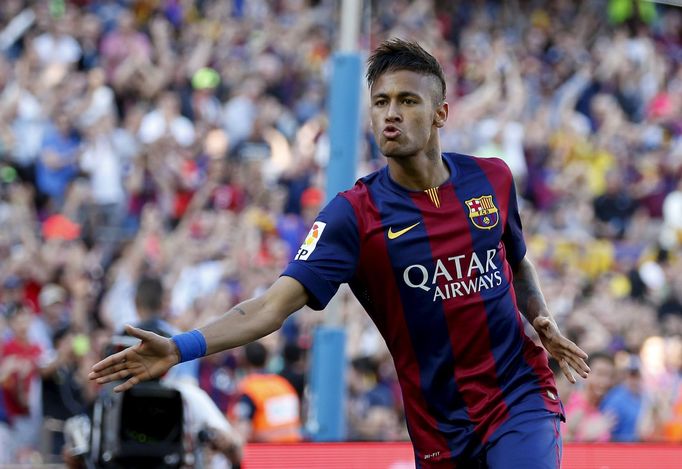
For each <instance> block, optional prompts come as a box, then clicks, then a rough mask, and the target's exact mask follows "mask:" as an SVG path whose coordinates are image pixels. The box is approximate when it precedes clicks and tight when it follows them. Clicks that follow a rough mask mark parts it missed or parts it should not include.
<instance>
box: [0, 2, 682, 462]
mask: <svg viewBox="0 0 682 469" xmlns="http://www.w3.org/2000/svg"><path fill="white" fill-rule="evenodd" d="M337 3H338V2H336V1H331V0H318V1H314V0H277V1H275V0H272V1H265V0H248V1H246V0H233V1H227V0H222V1H221V0H195V1H193V0H117V1H114V0H108V1H98V0H71V1H68V0H49V1H29V0H5V1H3V2H0V49H1V51H2V54H0V223H1V224H2V227H3V228H2V230H0V259H1V261H0V309H1V310H2V314H1V315H0V341H1V342H2V347H1V348H0V384H1V385H2V386H1V387H0V392H1V393H2V399H0V464H3V463H9V462H16V461H19V462H24V463H34V462H36V461H40V460H42V461H50V460H55V459H56V460H58V459H59V457H60V456H59V455H60V453H61V450H62V446H63V444H64V441H63V437H60V432H61V429H62V426H63V422H64V420H65V419H67V418H69V417H71V416H74V415H78V414H80V413H83V412H87V409H88V407H89V406H90V404H91V403H92V401H93V399H94V398H95V396H96V395H97V392H98V390H97V389H96V387H95V386H93V384H92V383H90V382H88V380H87V372H88V371H89V369H90V366H91V365H92V364H93V363H95V362H96V361H98V360H99V359H101V358H102V356H103V353H104V350H105V349H106V348H107V345H108V344H110V342H111V340H112V337H113V336H118V335H121V334H123V327H124V325H125V324H139V323H141V322H143V323H144V322H145V321H147V322H149V321H148V320H149V317H148V316H146V317H142V315H141V314H140V311H139V310H138V306H139V302H136V294H138V293H139V292H138V290H139V289H138V285H140V284H141V283H144V282H147V283H148V282H149V279H156V280H155V281H159V282H160V284H161V285H162V288H161V289H160V291H159V292H158V296H159V297H160V298H158V300H159V306H158V310H157V311H154V312H153V313H154V320H153V321H152V322H153V323H154V324H153V325H154V327H156V329H155V330H159V324H162V327H161V329H163V330H166V331H169V333H172V332H173V331H179V330H189V329H191V328H194V327H197V326H199V325H201V324H204V323H206V322H207V321H209V320H210V319H211V318H212V317H214V316H216V315H218V314H221V313H223V312H224V311H227V310H228V309H230V307H232V306H233V305H235V304H236V303H238V302H240V301H242V300H244V299H247V298H249V297H251V296H253V295H255V294H257V293H259V292H261V291H262V290H263V289H264V288H266V287H267V286H268V285H269V284H270V283H271V282H273V281H274V280H275V279H276V278H277V276H278V275H279V274H280V272H281V271H282V270H283V268H284V267H285V266H286V264H287V262H288V261H289V260H290V259H291V258H292V257H293V255H295V253H296V251H297V249H298V246H299V245H300V243H301V241H302V240H303V238H304V236H305V234H306V233H307V231H308V229H309V227H310V225H311V223H312V221H313V220H314V218H315V216H316V214H317V212H318V211H319V209H320V208H321V207H322V206H323V204H324V201H325V192H324V181H325V168H326V162H327V160H328V157H329V142H328V137H327V125H328V119H327V116H326V113H325V98H326V92H327V89H326V87H327V85H328V82H329V75H330V73H331V70H330V57H331V55H332V53H333V51H334V49H335V47H336V44H337V42H338V31H337V27H336V25H337V24H338V11H337V7H338V5H337ZM365 13H366V14H365V15H364V16H365V18H371V19H365V20H364V21H363V24H362V27H361V33H362V34H361V36H362V39H361V42H362V45H363V47H365V48H366V49H371V48H372V47H374V46H375V45H377V44H378V43H379V42H380V41H382V40H383V39H385V38H388V37H393V36H399V37H403V38H408V39H415V40H419V41H420V43H421V44H422V45H423V46H424V47H425V48H426V49H427V50H429V51H431V52H432V53H433V54H434V55H435V56H436V57H437V58H438V60H439V61H440V62H441V64H443V67H444V70H445V74H446V77H447V84H448V101H449V103H450V118H449V120H448V123H447V125H446V127H445V128H444V129H442V131H441V138H442V142H443V149H444V150H445V151H456V152H460V153H468V154H475V155H480V156H501V157H502V158H504V159H505V160H506V162H507V163H508V164H509V166H510V167H511V169H512V172H513V174H514V176H515V179H516V185H517V189H518V191H519V195H520V204H521V211H522V218H523V221H524V226H525V232H526V237H527V241H528V244H529V253H530V255H531V256H532V258H533V260H534V261H535V263H536V265H537V266H538V268H539V270H540V273H541V279H542V284H543V288H544V291H545V295H546V297H547V298H548V302H549V304H550V307H551V309H552V311H553V312H554V314H555V315H556V317H557V319H558V322H559V324H560V326H561V327H562V330H563V331H564V332H565V333H566V334H567V335H568V336H569V337H570V338H571V339H573V340H575V341H576V342H577V343H578V344H579V345H580V346H581V347H582V348H583V349H585V350H586V351H587V352H588V353H590V354H592V369H593V374H592V375H591V377H590V379H589V380H587V381H586V382H582V383H580V384H578V385H577V386H574V387H571V386H566V383H565V382H564V381H563V379H562V378H561V377H560V376H559V380H560V383H559V384H560V389H561V396H562V399H563V401H564V404H565V405H566V409H567V413H568V417H569V424H568V425H567V426H566V435H567V438H568V439H572V440H577V441H608V440H627V441H678V442H680V441H682V340H681V337H682V256H681V255H680V253H681V252H682V250H681V244H682V9H681V8H675V7H666V6H661V5H655V4H654V3H651V2H644V1H641V2H640V1H637V0H611V1H606V0H596V1H583V2H572V1H569V0H560V1H552V2H549V1H540V0H528V1H523V0H521V1H517V2H502V1H493V0H488V1H485V0H478V1H466V2H464V1H453V0H448V1H442V2H441V1H439V2H435V1H430V0H414V1H407V0H392V1H388V0H373V1H371V2H365ZM364 135H365V138H364V139H363V142H362V147H361V152H360V161H359V165H358V176H361V175H364V174H366V173H368V172H369V171H371V170H374V169H376V168H378V167H381V166H382V165H383V164H384V159H383V157H382V156H381V155H380V154H379V153H378V150H377V148H376V146H375V145H374V143H373V141H372V138H371V136H370V133H369V129H366V132H365V134H364ZM339 295H340V301H339V304H340V316H341V318H342V321H343V323H344V324H345V325H346V327H347V330H348V344H347V350H348V364H349V365H348V372H347V376H348V386H349V396H348V402H347V415H348V424H349V434H348V438H349V439H352V440H395V439H406V438H407V433H406V429H405V426H404V422H403V416H402V411H401V400H400V391H399V387H398V385H397V382H396V378H395V370H394V368H393V365H392V362H391V360H390V357H389V355H388V353H387V351H386V347H385V345H384V343H383V341H382V339H381V337H380V336H379V335H378V333H377V331H376V329H375V328H373V326H372V324H371V322H370V320H369V318H368V317H367V316H366V315H365V314H364V312H363V311H362V309H361V307H360V306H359V304H358V303H357V302H356V301H355V300H354V299H353V298H352V297H351V294H350V293H349V291H348V290H347V289H342V290H341V292H340V294H339ZM323 318H324V313H320V312H314V311H311V310H309V309H307V308H305V309H303V310H301V311H299V312H297V313H295V314H294V315H292V316H291V318H290V319H289V320H287V321H286V323H285V324H284V326H283V328H282V329H281V330H280V331H278V332H276V333H274V334H273V335H271V336H269V337H267V338H265V339H263V340H262V341H261V344H262V345H263V346H264V348H263V350H261V351H259V352H258V353H259V357H261V358H262V357H267V359H262V360H261V361H263V360H264V362H263V363H260V365H259V366H258V369H259V370H260V372H263V371H267V372H268V373H271V374H273V375H280V376H283V377H285V378H286V380H287V381H288V382H289V383H290V384H291V386H292V388H293V389H294V391H295V394H296V398H297V399H298V400H299V404H298V406H297V407H296V408H297V409H300V412H301V415H300V419H301V422H302V424H301V425H302V429H301V430H302V432H301V434H302V435H303V437H305V435H306V425H305V424H306V421H307V418H306V412H307V400H306V396H307V394H306V389H307V388H306V370H307V366H308V356H309V349H310V345H311V337H312V331H313V329H314V327H315V326H316V325H317V324H319V323H321V322H322V321H323ZM254 353H255V352H254ZM247 355H248V354H247V353H245V351H244V350H243V349H242V348H240V349H236V350H233V351H229V352H225V353H221V354H217V355H213V356H210V357H207V358H205V359H202V360H201V361H200V362H199V363H198V364H197V365H196V366H195V367H194V368H193V369H189V370H187V372H186V373H184V374H185V375H186V377H188V378H189V379H190V380H192V381H193V382H194V384H195V385H196V386H199V387H200V388H201V389H203V391H204V392H205V393H207V394H208V395H209V396H210V397H211V398H212V399H213V401H214V402H215V404H216V406H217V407H218V408H219V409H220V411H221V412H222V413H223V414H224V415H226V416H228V417H229V419H230V421H231V422H232V423H233V425H235V427H237V428H239V429H241V428H242V426H241V425H238V424H236V423H235V422H236V421H238V420H239V419H240V418H246V419H248V418H253V409H251V408H250V407H249V405H250V404H253V402H251V403H250V404H249V405H244V400H243V399H242V396H243V394H244V387H243V386H242V384H243V383H244V382H245V381H246V377H247V376H249V375H250V374H251V372H252V370H253V369H254V366H253V363H252V362H251V360H250V359H249V357H247ZM244 428H246V430H244V431H245V432H248V431H251V432H253V425H251V426H246V427H244ZM243 437H244V438H245V439H247V440H248V439H250V438H252V437H253V435H251V434H248V433H245V434H244V435H243Z"/></svg>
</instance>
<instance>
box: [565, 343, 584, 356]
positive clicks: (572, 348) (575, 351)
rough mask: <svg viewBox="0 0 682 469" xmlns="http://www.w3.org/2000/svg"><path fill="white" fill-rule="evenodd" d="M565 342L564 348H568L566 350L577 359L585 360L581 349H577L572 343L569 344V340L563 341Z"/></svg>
mask: <svg viewBox="0 0 682 469" xmlns="http://www.w3.org/2000/svg"><path fill="white" fill-rule="evenodd" d="M565 340H566V342H567V344H566V348H568V350H569V351H570V352H571V353H572V354H573V355H577V356H578V357H580V358H582V359H583V360H587V353H585V351H584V350H583V349H581V348H580V347H578V346H577V345H575V344H574V343H573V342H571V341H570V340H568V339H565Z"/></svg>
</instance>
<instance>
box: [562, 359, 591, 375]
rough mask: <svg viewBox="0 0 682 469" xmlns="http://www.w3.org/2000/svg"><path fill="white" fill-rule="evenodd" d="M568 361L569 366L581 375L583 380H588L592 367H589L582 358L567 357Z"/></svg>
mask: <svg viewBox="0 0 682 469" xmlns="http://www.w3.org/2000/svg"><path fill="white" fill-rule="evenodd" d="M566 361H567V362H568V365H569V366H570V367H571V368H573V369H574V370H575V371H576V372H577V373H578V374H579V375H580V377H581V378H583V379H587V374H588V373H589V372H590V367H589V366H587V363H585V362H584V361H583V360H582V359H580V358H579V359H576V358H574V357H567V358H566Z"/></svg>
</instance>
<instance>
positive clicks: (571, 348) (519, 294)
mask: <svg viewBox="0 0 682 469" xmlns="http://www.w3.org/2000/svg"><path fill="white" fill-rule="evenodd" d="M514 291H515V292H516V302H517V305H518V307H519V309H520V311H521V313H522V314H523V315H524V316H525V317H526V319H527V320H528V322H529V323H531V324H532V325H533V328H534V329H535V330H536V331H537V333H538V336H539V337H540V340H541V341H542V345H544V347H545V349H547V352H549V354H550V355H551V356H552V357H554V358H555V359H556V360H557V361H558V362H559V364H560V365H561V370H562V371H563V372H564V374H565V375H566V377H567V378H568V380H569V381H570V382H571V383H575V377H574V376H573V373H572V372H571V368H573V369H574V370H575V371H576V372H577V373H578V374H579V375H580V376H582V377H583V378H587V373H589V372H590V367H589V366H587V363H586V362H585V360H586V359H587V354H586V353H585V352H584V351H583V350H582V349H580V347H578V346H577V345H576V344H574V343H573V342H571V341H570V340H568V339H567V338H566V337H564V336H563V334H562V333H561V331H560V330H559V326H557V323H556V321H555V320H554V318H553V317H552V314H551V313H550V311H549V308H548V307H547V302H546V301H545V297H544V295H543V294H542V290H540V281H539V279H538V274H537V272H536V270H535V267H534V266H533V263H532V262H531V261H530V260H529V259H528V257H525V256H524V258H523V259H522V260H521V261H520V262H519V263H518V264H516V266H515V268H514Z"/></svg>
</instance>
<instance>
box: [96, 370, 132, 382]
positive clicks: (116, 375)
mask: <svg viewBox="0 0 682 469" xmlns="http://www.w3.org/2000/svg"><path fill="white" fill-rule="evenodd" d="M128 376H130V370H128V369H123V370H121V371H116V372H111V373H108V374H106V375H104V376H100V377H99V378H97V383H98V384H105V383H110V382H112V381H120V380H122V379H125V378H127V377H128Z"/></svg>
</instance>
